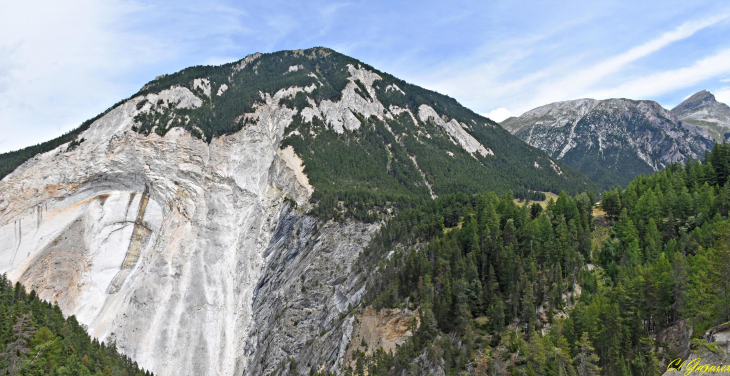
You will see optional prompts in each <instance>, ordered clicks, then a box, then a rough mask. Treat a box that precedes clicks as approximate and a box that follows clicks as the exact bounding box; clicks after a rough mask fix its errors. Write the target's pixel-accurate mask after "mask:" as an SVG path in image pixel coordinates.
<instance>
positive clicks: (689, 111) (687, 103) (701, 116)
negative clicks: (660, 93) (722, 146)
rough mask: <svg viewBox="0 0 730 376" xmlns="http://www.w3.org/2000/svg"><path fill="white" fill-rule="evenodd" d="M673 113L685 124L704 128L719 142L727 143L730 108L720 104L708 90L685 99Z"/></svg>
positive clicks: (729, 126)
mask: <svg viewBox="0 0 730 376" xmlns="http://www.w3.org/2000/svg"><path fill="white" fill-rule="evenodd" d="M672 113H673V114H674V115H676V116H677V117H678V118H679V119H680V120H682V121H684V122H687V123H690V124H694V125H696V126H699V127H702V128H704V129H705V130H707V131H708V132H710V134H711V135H712V137H713V138H714V139H715V141H717V142H723V141H725V140H726V139H727V138H728V133H730V107H728V105H726V104H725V103H722V102H718V101H717V99H715V96H714V95H712V93H710V92H709V91H707V90H702V91H699V92H697V93H695V94H693V95H692V96H690V97H689V98H687V99H685V100H684V101H683V102H682V103H680V104H678V105H677V107H674V108H673V109H672Z"/></svg>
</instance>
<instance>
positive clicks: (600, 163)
mask: <svg viewBox="0 0 730 376" xmlns="http://www.w3.org/2000/svg"><path fill="white" fill-rule="evenodd" d="M501 125H502V126H503V127H504V128H505V129H507V130H508V131H510V132H511V133H512V134H514V135H516V136H518V137H519V138H521V139H523V140H525V141H526V142H527V143H529V144H530V145H532V146H535V147H538V148H540V149H542V150H544V151H546V152H547V153H548V154H549V155H550V156H551V157H553V158H556V159H559V160H560V161H562V162H564V163H566V164H567V165H569V166H571V167H573V168H575V169H577V170H578V171H580V172H582V173H584V174H585V175H587V176H588V177H590V178H591V179H592V180H593V181H594V182H596V183H597V184H598V185H599V186H601V187H602V188H604V189H605V188H614V187H615V186H616V185H623V186H625V185H626V184H628V183H629V182H630V181H631V179H633V177H634V176H636V175H638V174H648V173H652V172H653V171H658V170H661V169H662V168H664V167H665V166H666V165H667V164H669V163H674V162H683V161H684V160H685V159H686V158H688V157H691V158H698V157H701V156H703V155H704V151H705V150H707V149H708V148H710V147H712V144H713V140H712V138H711V137H710V135H709V133H707V131H705V130H704V129H702V128H700V127H698V126H695V125H692V124H688V123H685V122H682V121H680V120H678V119H677V117H676V116H674V115H673V114H672V113H670V112H669V111H667V110H665V109H664V108H662V107H661V106H660V105H659V104H658V103H656V102H652V101H634V100H628V99H608V100H600V101H599V100H594V99H579V100H574V101H567V102H559V103H553V104H549V105H546V106H542V107H538V108H536V109H534V110H531V111H528V112H526V113H524V114H523V115H521V116H519V117H512V118H509V119H507V120H505V121H504V122H502V123H501Z"/></svg>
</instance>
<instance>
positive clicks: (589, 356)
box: [574, 332, 601, 376]
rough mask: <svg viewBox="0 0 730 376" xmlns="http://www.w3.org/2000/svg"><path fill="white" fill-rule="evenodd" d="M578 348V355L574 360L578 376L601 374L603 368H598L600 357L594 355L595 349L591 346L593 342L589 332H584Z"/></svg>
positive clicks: (577, 345)
mask: <svg viewBox="0 0 730 376" xmlns="http://www.w3.org/2000/svg"><path fill="white" fill-rule="evenodd" d="M576 347H578V355H577V356H576V357H575V358H574V360H575V365H576V367H577V371H578V376H596V375H599V374H600V371H601V368H600V367H598V361H599V360H600V359H599V358H598V355H596V354H595V353H594V351H595V349H594V348H593V346H591V340H590V338H589V337H588V332H583V335H582V336H581V337H580V341H579V342H578V343H577V344H576Z"/></svg>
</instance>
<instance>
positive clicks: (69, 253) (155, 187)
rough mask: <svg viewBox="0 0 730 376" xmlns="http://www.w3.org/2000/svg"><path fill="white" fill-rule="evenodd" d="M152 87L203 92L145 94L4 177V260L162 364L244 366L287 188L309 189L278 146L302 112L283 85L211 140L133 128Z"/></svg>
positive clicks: (179, 102) (185, 370)
mask: <svg viewBox="0 0 730 376" xmlns="http://www.w3.org/2000/svg"><path fill="white" fill-rule="evenodd" d="M160 98H161V99H160ZM144 99H147V100H148V101H150V102H151V101H155V103H156V102H157V101H158V100H163V101H165V102H169V103H175V106H177V107H178V108H191V107H195V106H196V104H197V103H198V101H197V100H196V99H197V97H196V96H195V95H194V94H193V93H192V92H190V91H189V90H187V89H184V88H177V89H173V90H167V91H163V92H161V93H159V95H148V96H147V97H145V98H143V97H138V98H133V99H131V100H129V101H128V102H126V103H124V104H123V105H121V106H119V107H117V108H116V109H114V110H113V111H111V112H110V113H108V114H107V115H106V116H104V117H103V118H102V119H100V120H98V121H97V122H95V123H94V124H93V125H92V126H91V127H90V129H89V130H88V131H86V132H85V133H83V134H82V137H83V138H84V139H85V142H83V143H82V144H81V145H80V146H79V147H77V148H76V149H74V150H72V151H66V150H67V149H66V147H61V148H58V149H56V150H53V151H51V152H48V153H45V154H41V155H38V156H36V157H35V158H33V159H32V160H30V161H28V162H27V163H25V164H24V165H23V166H22V167H21V168H19V169H18V170H16V171H15V172H13V173H12V174H10V175H9V176H7V177H6V178H5V179H4V180H3V181H2V183H0V185H1V186H2V192H3V193H2V201H0V210H1V214H0V224H1V227H0V234H1V235H0V241H1V242H2V248H0V252H2V257H1V258H0V259H1V260H2V261H1V262H2V264H1V267H2V270H3V271H6V272H7V273H8V276H9V277H10V278H11V279H13V280H19V281H21V282H23V283H24V284H25V285H26V286H27V287H32V288H35V289H37V290H38V291H39V295H40V296H41V297H42V298H43V299H48V300H52V301H57V302H58V303H59V305H60V306H61V308H62V310H63V311H64V312H65V313H66V314H69V315H70V314H74V315H77V317H78V319H79V321H80V322H82V323H83V324H85V325H88V327H89V332H90V334H92V335H93V336H96V337H98V338H100V339H101V340H103V341H116V343H117V344H118V346H119V347H120V349H121V350H122V351H124V353H126V354H128V355H130V356H131V357H132V358H134V359H136V360H137V361H138V362H139V363H140V364H141V365H143V366H144V367H146V368H149V369H152V370H153V371H154V372H155V373H156V374H160V375H177V374H185V375H194V374H207V375H216V374H221V375H224V374H225V375H232V374H234V373H240V372H242V370H243V369H245V368H246V365H247V361H246V360H247V358H246V352H245V348H244V347H243V343H245V342H244V341H245V339H246V338H247V336H248V333H249V331H250V330H251V327H252V324H253V305H252V302H253V294H254V292H255V287H256V285H257V284H258V283H259V280H260V279H261V277H262V275H263V273H264V266H265V265H266V260H267V257H266V256H265V253H264V250H266V249H267V247H268V246H269V243H270V241H271V238H272V235H273V234H274V230H275V229H276V228H277V226H278V225H279V219H280V217H281V213H282V209H283V208H284V207H285V205H287V204H285V199H287V198H288V199H290V200H294V201H297V202H299V203H300V204H306V202H307V200H308V198H309V194H310V193H311V190H310V189H311V187H308V186H307V183H306V178H304V179H302V177H298V176H297V174H296V171H295V170H294V169H292V168H291V167H289V166H290V165H291V162H289V163H288V162H287V160H286V158H282V157H281V153H277V151H279V143H280V141H281V138H282V136H283V132H284V128H285V127H286V125H288V124H289V123H290V122H291V117H292V115H293V111H292V110H290V109H287V108H284V107H282V106H280V105H279V104H278V100H277V99H276V96H274V98H273V99H272V100H270V101H268V102H266V103H263V104H261V105H260V106H258V107H257V109H256V112H255V113H254V114H252V115H251V117H252V118H253V119H255V122H253V123H252V124H250V125H249V126H248V127H247V128H245V129H243V130H241V131H240V132H237V133H235V134H232V135H227V136H223V137H220V138H216V139H214V140H213V141H212V142H211V143H210V144H208V143H206V142H204V141H202V140H200V139H198V138H195V137H192V136H191V135H190V134H189V133H188V132H187V131H184V130H183V129H180V128H178V129H174V130H172V131H170V132H168V133H167V134H166V135H165V136H164V137H161V136H159V135H157V134H150V135H148V136H146V135H141V134H139V133H137V132H134V131H132V130H131V127H132V126H133V123H134V121H133V119H134V116H135V115H137V114H138V113H139V112H142V111H145V107H139V108H138V104H139V103H141V102H142V101H143V100H144ZM302 180H304V181H302Z"/></svg>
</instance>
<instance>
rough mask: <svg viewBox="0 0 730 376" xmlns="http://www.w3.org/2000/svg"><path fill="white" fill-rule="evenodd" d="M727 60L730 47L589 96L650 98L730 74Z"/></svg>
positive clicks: (729, 56)
mask: <svg viewBox="0 0 730 376" xmlns="http://www.w3.org/2000/svg"><path fill="white" fill-rule="evenodd" d="M728 62H730V49H727V50H723V51H720V52H719V53H717V54H715V55H713V56H709V57H706V58H703V59H701V60H698V61H696V62H695V63H694V64H692V65H691V66H688V67H683V68H679V69H672V70H667V71H663V72H658V73H653V74H650V75H647V76H644V77H640V78H637V79H634V80H631V81H629V82H626V83H624V84H621V85H618V86H616V87H612V88H608V89H601V90H597V91H594V92H591V93H589V95H590V96H592V97H595V98H612V97H626V98H635V99H644V98H651V97H652V96H657V95H661V94H664V93H667V92H670V91H673V90H677V89H681V88H685V87H690V86H693V85H695V84H697V83H700V82H702V81H704V80H707V79H709V78H713V77H717V76H720V75H723V74H726V73H729V72H730V64H728Z"/></svg>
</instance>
